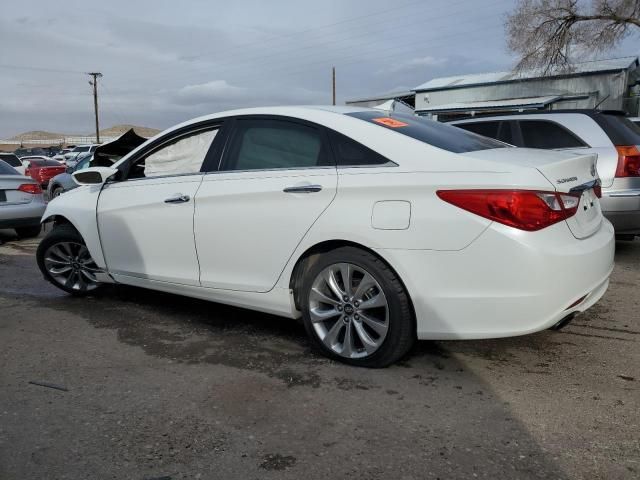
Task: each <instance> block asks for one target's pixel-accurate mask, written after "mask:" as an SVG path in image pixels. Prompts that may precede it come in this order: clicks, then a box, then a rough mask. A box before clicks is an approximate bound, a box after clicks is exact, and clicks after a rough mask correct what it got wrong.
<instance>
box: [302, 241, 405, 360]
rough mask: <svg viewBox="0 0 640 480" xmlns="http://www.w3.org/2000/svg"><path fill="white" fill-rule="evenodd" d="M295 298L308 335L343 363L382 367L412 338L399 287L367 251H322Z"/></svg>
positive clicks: (395, 357)
mask: <svg viewBox="0 0 640 480" xmlns="http://www.w3.org/2000/svg"><path fill="white" fill-rule="evenodd" d="M300 298H301V300H302V301H301V303H302V305H301V308H302V313H303V318H304V324H305V328H306V330H307V333H308V334H309V336H310V337H311V338H312V340H313V341H314V342H315V343H316V345H317V346H318V347H319V348H320V349H321V350H322V351H323V352H324V353H325V354H327V355H328V356H330V357H333V358H335V359H338V360H340V361H343V362H345V363H349V364H352V365H357V366H363V367H374V368H375V367H386V366H388V365H390V364H392V363H394V362H395V361H397V360H399V359H400V358H402V357H403V356H404V355H405V354H406V353H407V352H408V351H409V350H410V348H411V346H412V345H413V343H414V341H415V325H414V320H413V315H412V309H411V305H410V302H409V297H408V295H407V293H406V291H405V289H404V286H403V285H402V283H401V282H400V279H399V278H398V277H397V276H396V274H395V273H394V272H393V271H392V270H391V269H390V268H389V266H388V265H386V264H385V263H384V262H383V261H382V260H380V259H379V258H377V257H376V256H374V255H372V254H371V253H369V252H366V251H363V250H360V249H357V248H354V247H341V248H338V249H336V250H333V251H331V252H328V253H326V254H323V255H322V256H320V258H319V259H318V260H317V261H316V262H315V263H314V264H313V265H312V266H311V267H310V268H309V269H308V271H307V272H306V273H305V276H304V280H303V282H302V292H301V295H300Z"/></svg>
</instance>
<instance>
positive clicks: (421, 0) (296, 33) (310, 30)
mask: <svg viewBox="0 0 640 480" xmlns="http://www.w3.org/2000/svg"><path fill="white" fill-rule="evenodd" d="M418 3H422V4H424V0H416V1H412V2H409V3H406V4H404V5H399V6H398V5H396V6H395V7H393V8H388V9H385V10H379V11H377V12H372V13H369V14H366V15H358V16H356V17H351V18H347V19H344V20H341V21H339V22H333V23H327V24H324V25H319V26H315V27H310V28H307V29H304V30H297V31H295V32H292V33H285V34H282V35H275V36H273V37H269V38H266V39H261V40H257V41H255V42H249V43H244V44H241V45H237V46H235V47H232V48H230V49H227V50H226V52H227V53H228V52H230V51H234V50H240V49H245V48H247V47H251V46H254V45H264V44H265V43H267V42H271V41H273V40H279V39H282V38H291V37H295V36H298V35H301V34H304V33H309V32H312V31H315V30H322V29H326V28H331V27H335V26H337V25H342V24H345V23H349V22H354V21H359V20H362V19H365V18H370V17H374V16H377V15H382V14H385V13H389V12H392V11H397V10H398V9H402V8H406V7H409V6H412V5H416V4H418ZM211 53H219V50H213V51H209V52H204V53H201V54H198V55H196V56H195V58H198V57H202V56H205V55H208V54H211Z"/></svg>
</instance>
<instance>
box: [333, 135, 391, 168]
mask: <svg viewBox="0 0 640 480" xmlns="http://www.w3.org/2000/svg"><path fill="white" fill-rule="evenodd" d="M329 138H330V140H331V146H332V148H333V153H334V155H335V156H336V163H337V164H338V166H339V167H347V166H351V167H353V166H355V167H360V166H365V165H385V164H390V163H392V162H391V161H390V160H389V159H388V158H386V157H383V156H382V155H380V154H379V153H377V152H375V151H373V150H371V149H370V148H368V147H365V146H364V145H362V144H361V143H358V142H356V141H355V140H353V139H351V138H349V137H347V136H346V135H342V134H341V133H338V132H335V131H333V130H330V131H329Z"/></svg>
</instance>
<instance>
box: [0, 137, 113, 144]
mask: <svg viewBox="0 0 640 480" xmlns="http://www.w3.org/2000/svg"><path fill="white" fill-rule="evenodd" d="M116 138H118V137H100V143H108V142H112V141H113V140H115V139H116ZM90 143H96V137H60V138H48V139H31V138H23V139H21V140H0V144H3V145H23V144H24V145H63V144H64V145H85V144H90Z"/></svg>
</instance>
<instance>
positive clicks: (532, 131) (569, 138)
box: [519, 120, 588, 150]
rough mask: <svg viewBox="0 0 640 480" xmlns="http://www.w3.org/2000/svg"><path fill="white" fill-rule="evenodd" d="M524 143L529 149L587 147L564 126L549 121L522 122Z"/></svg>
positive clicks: (521, 130)
mask: <svg viewBox="0 0 640 480" xmlns="http://www.w3.org/2000/svg"><path fill="white" fill-rule="evenodd" d="M519 123H520V132H521V133H522V141H523V142H524V146H525V147H527V148H542V149H547V150H550V149H554V148H580V147H587V146H588V145H587V144H586V143H584V142H583V141H582V140H581V139H579V138H578V137H577V136H575V135H574V134H573V133H571V132H570V131H569V130H567V129H566V128H564V127H563V126H562V125H560V124H558V123H556V122H552V121H548V120H520V122H519Z"/></svg>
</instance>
